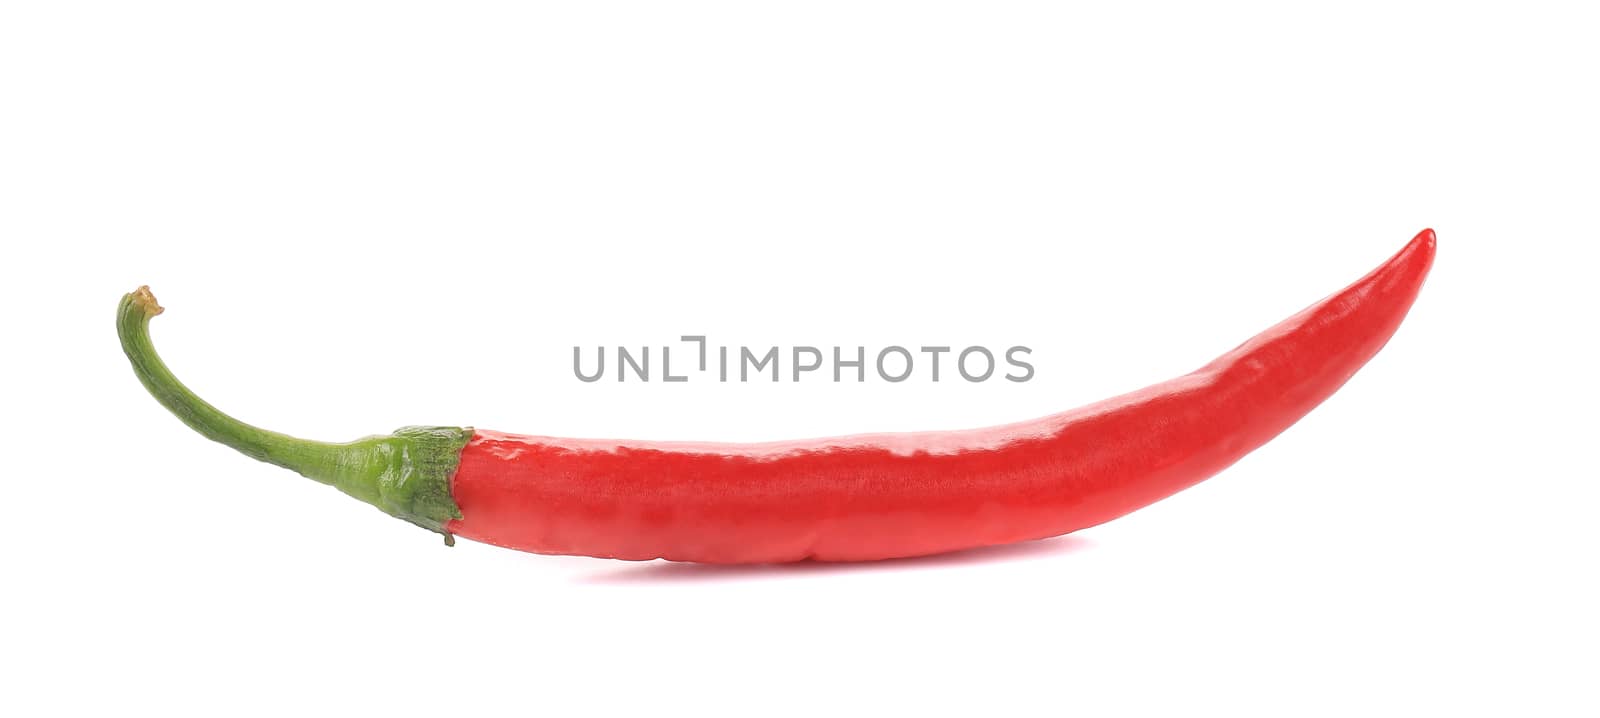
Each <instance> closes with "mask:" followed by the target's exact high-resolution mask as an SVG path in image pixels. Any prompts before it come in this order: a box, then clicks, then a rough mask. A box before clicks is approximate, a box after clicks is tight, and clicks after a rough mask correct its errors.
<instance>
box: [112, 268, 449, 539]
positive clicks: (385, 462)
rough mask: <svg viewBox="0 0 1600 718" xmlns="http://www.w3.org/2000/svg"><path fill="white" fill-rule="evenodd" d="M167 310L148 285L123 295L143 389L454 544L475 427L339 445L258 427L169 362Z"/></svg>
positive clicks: (202, 427) (412, 431)
mask: <svg viewBox="0 0 1600 718" xmlns="http://www.w3.org/2000/svg"><path fill="white" fill-rule="evenodd" d="M162 311H163V310H162V308H161V305H159V304H157V303H156V298H155V295H153V294H151V293H150V288H149V287H140V288H139V289H138V290H136V291H134V292H131V293H129V294H127V295H124V296H123V297H122V303H121V304H119V305H118V306H117V336H118V337H119V338H120V339H121V340H122V351H123V353H125V354H127V355H128V361H129V362H131V363H132V364H133V373H134V374H136V375H138V377H139V381H140V382H141V383H143V384H144V388H146V389H148V390H149V391H150V394H151V395H152V396H154V397H155V398H156V401H159V402H161V405H162V406H164V407H166V408H167V410H168V411H170V412H172V413H173V414H175V415H176V416H177V417H178V418H179V419H180V420H182V421H183V423H185V424H188V425H189V428H191V429H194V430H195V431H198V432H200V434H201V435H202V436H204V437H206V438H207V439H210V440H212V441H215V442H218V443H221V444H225V445H227V446H230V447H233V448H234V449H237V450H238V451H239V452H240V453H242V454H244V455H246V456H249V457H251V458H253V459H257V460H259V461H265V462H267V463H269V464H275V465H278V466H282V467H283V468H286V469H290V470H293V471H295V472H297V473H299V474H300V475H301V476H305V477H306V478H309V479H312V480H314V481H318V482H321V483H324V484H329V485H331V486H335V487H337V488H338V489H339V490H340V491H343V492H345V493H347V494H349V495H351V496H354V497H356V498H358V499H361V500H362V501H365V502H367V503H369V504H372V505H373V506H376V507H378V508H379V509H382V510H383V511H384V512H385V513H388V514H389V515H391V516H396V517H398V518H402V519H405V520H407V521H410V522H411V523H414V524H416V525H418V526H421V527H423V528H426V529H429V530H431V531H437V532H439V533H441V534H444V537H445V543H453V541H452V537H451V536H450V534H449V532H447V531H445V524H446V522H448V521H449V520H450V519H458V518H461V511H460V509H459V508H458V507H457V506H456V503H455V500H454V499H452V498H451V496H450V477H451V476H452V475H454V474H455V471H456V465H457V464H458V463H459V462H460V459H461V450H462V448H463V447H465V446H466V445H467V441H468V440H470V439H471V438H472V429H470V428H462V427H454V426H408V427H405V428H402V429H399V430H397V431H395V432H394V433H393V434H390V435H388V436H371V437H367V438H365V439H357V440H355V441H351V442H347V443H343V444H335V443H327V442H322V441H308V440H306V439H297V438H295V437H292V436H288V435H286V434H279V433H277V432H275V431H267V430H266V429H261V428H257V427H254V426H251V425H249V424H246V423H244V422H242V421H239V420H238V419H235V418H233V417H231V416H228V415H227V414H224V413H222V412H221V411H218V410H217V408H216V407H214V406H212V405H210V404H208V403H206V402H205V401H204V400H202V399H201V398H200V397H198V396H195V395H194V392H191V391H189V389H188V387H185V386H184V385H183V383H182V382H179V381H178V378H177V377H175V376H173V375H172V371H171V370H169V369H167V365H166V364H164V363H162V361H161V357H159V356H157V354H156V350H155V345H154V344H152V343H151V341H150V318H151V317H154V316H156V315H157V314H160V313H161V312H162Z"/></svg>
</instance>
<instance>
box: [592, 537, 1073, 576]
mask: <svg viewBox="0 0 1600 718" xmlns="http://www.w3.org/2000/svg"><path fill="white" fill-rule="evenodd" d="M1093 547H1094V542H1092V541H1090V540H1088V539H1085V538H1082V537H1080V536H1057V537H1054V538H1047V539H1040V540H1037V541H1027V542H1023V543H1015V544H1006V545H1004V546H984V547H981V548H970V549H966V550H963V551H954V552H951V553H941V554H935V555H933V556H915V557H911V558H891V559H884V560H882V561H850V562H833V561H800V562H798V563H765V564H752V565H743V564H741V565H720V564H708V563H675V562H672V561H663V560H660V559H657V560H655V561H647V562H643V563H639V564H633V565H629V566H628V567H627V568H623V569H621V570H617V571H607V572H605V573H597V574H590V575H587V576H584V577H583V578H582V579H580V581H582V582H583V583H597V584H631V583H704V582H712V581H739V580H764V579H774V578H798V577H803V576H816V575H826V574H841V573H881V572H890V571H921V570H927V569H940V568H954V567H958V566H970V565H976V564H1000V563H1012V562H1016V561H1031V560H1037V559H1045V558H1051V557H1056V556H1062V555H1066V554H1070V553H1076V552H1079V551H1085V550H1088V549H1091V548H1093Z"/></svg>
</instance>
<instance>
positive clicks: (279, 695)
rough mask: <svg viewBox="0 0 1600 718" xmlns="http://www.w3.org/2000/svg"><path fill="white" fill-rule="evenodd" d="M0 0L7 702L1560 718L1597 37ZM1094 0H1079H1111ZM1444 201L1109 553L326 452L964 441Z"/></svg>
mask: <svg viewBox="0 0 1600 718" xmlns="http://www.w3.org/2000/svg"><path fill="white" fill-rule="evenodd" d="M525 5H526V4H524V3H437V4H426V3H411V2H404V3H396V2H385V3H349V2H328V1H326V0H319V1H317V2H279V3H260V4H254V6H253V7H251V8H239V7H235V6H234V5H233V4H219V3H204V2H195V3H108V4H103V5H93V4H86V3H74V2H48V3H46V2H40V3H29V2H22V3H9V4H7V5H6V6H5V9H4V10H0V103H3V112H0V237H3V238H4V239H3V241H4V246H5V249H4V255H3V259H0V272H3V274H4V277H3V282H4V289H3V291H4V292H5V297H4V299H3V306H5V307H6V309H7V311H6V317H7V327H6V329H5V330H4V331H5V336H6V337H7V339H6V341H5V351H4V353H3V355H0V363H3V364H4V367H5V368H4V375H5V379H4V386H5V393H4V397H5V398H4V405H5V410H4V412H3V413H0V422H3V424H4V426H3V428H4V431H5V435H6V436H7V437H8V438H7V441H6V455H7V459H6V470H5V472H4V479H3V480H4V482H5V483H4V493H5V496H6V500H5V504H4V506H5V508H6V513H7V515H8V524H9V527H10V531H9V535H8V536H7V537H6V541H5V542H4V544H3V545H0V555H3V557H4V564H3V566H4V575H5V577H6V579H5V580H6V585H7V588H6V589H5V593H4V595H3V598H0V601H3V602H4V604H5V605H4V607H3V610H0V626H3V639H0V652H3V653H0V656H3V661H4V663H5V665H4V666H3V670H0V685H3V690H0V702H3V703H4V704H5V705H4V708H5V710H4V711H3V712H5V713H7V714H10V715H54V714H63V715H65V714H80V715H82V714H91V713H106V712H123V713H125V712H128V711H132V712H134V713H149V714H163V715H216V714H236V713H243V714H263V715H283V714H285V713H286V712H292V713H293V714H302V713H303V714H332V715H346V716H348V715H366V714H376V713H379V712H381V713H382V714H384V715H429V716H440V715H468V714H476V715H499V714H506V715H518V714H534V715H582V714H613V715H658V714H666V715H700V714H732V715H766V714H793V715H807V716H816V715H836V714H870V715H914V714H939V713H956V714H966V715H1033V714H1039V715H1045V714H1048V715H1061V714H1071V715H1229V716H1233V715H1367V714H1378V715H1445V714H1451V715H1457V714H1483V715H1541V716H1543V715H1594V714H1595V712H1596V711H1597V710H1600V700H1597V697H1596V691H1597V688H1596V685H1595V676H1596V673H1597V669H1600V665H1597V664H1600V661H1597V658H1596V648H1595V647H1596V645H1600V630H1597V619H1596V613H1597V612H1596V606H1597V605H1600V603H1597V602H1600V591H1597V590H1596V587H1595V585H1594V580H1595V566H1596V561H1595V552H1596V548H1597V547H1600V540H1597V539H1600V531H1597V529H1596V515H1595V506H1596V500H1597V498H1600V491H1597V488H1596V479H1597V476H1596V470H1595V468H1594V455H1595V452H1594V446H1595V441H1596V431H1595V430H1596V428H1597V427H1596V426H1595V421H1594V411H1593V408H1592V406H1593V403H1594V402H1595V400H1596V398H1597V397H1596V392H1595V375H1596V371H1595V367H1596V359H1597V357H1596V353H1595V351H1594V349H1593V348H1592V346H1591V342H1592V340H1593V334H1594V325H1595V324H1594V309H1595V300H1594V291H1593V289H1592V287H1593V283H1594V276H1595V265H1594V263H1593V261H1592V257H1593V252H1592V247H1593V246H1594V242H1595V241H1596V240H1597V239H1600V233H1597V231H1596V221H1595V202H1596V198H1597V197H1600V171H1597V169H1596V168H1597V167H1600V142H1597V139H1596V138H1597V133H1596V128H1597V127H1600V108H1597V104H1596V103H1597V100H1596V97H1597V93H1596V69H1597V68H1600V50H1597V48H1600V45H1597V44H1596V42H1595V37H1596V31H1597V29H1600V27H1597V24H1596V22H1595V21H1594V20H1593V19H1592V18H1591V17H1588V16H1587V15H1584V14H1582V13H1580V12H1577V11H1575V10H1574V9H1573V8H1561V7H1556V6H1541V5H1528V4H1518V5H1517V9H1515V10H1511V9H1504V10H1483V9H1472V8H1466V7H1461V6H1458V5H1456V4H1446V3H1441V4H1438V5H1434V6H1427V5H1410V4H1403V3H1373V4H1371V5H1369V6H1365V7H1359V6H1356V5H1350V4H1345V5H1341V6H1340V7H1339V9H1337V10H1334V9H1331V8H1330V9H1327V10H1318V11H1301V10H1289V9H1286V7H1284V6H1281V5H1280V4H1275V3H1263V4H1260V5H1241V4H1216V3H1201V4H1190V3H1174V4H1171V5H1161V4H1152V3H1139V4H1133V3H1117V4H1109V3H1108V4H1104V5H1105V6H1104V7H1099V8H1092V9H1084V8H1068V7H1063V6H1062V5H1063V4H1058V3H977V2H973V3H949V2H916V3H912V2H905V3H885V2H861V1H852V2H836V3H835V2H812V3H792V4H786V6H783V7H777V6H773V5H771V4H757V3H746V2H725V3H702V2H691V3H609V2H596V3H564V4H561V6H560V7H555V6H554V5H553V4H552V5H550V6H540V7H538V8H533V7H525ZM1113 5H1114V6H1115V7H1111V6H1113ZM1425 226H1432V227H1435V228H1437V229H1438V232H1439V257H1438V261H1437V264H1436V266H1435V268H1434V273H1433V276H1432V278H1431V279H1430V281H1429V285H1428V287H1427V288H1426V290H1425V291H1424V292H1423V294H1422V296H1421V298H1420V300H1419V301H1418V303H1417V305H1416V307H1415V309H1414V311H1413V312H1412V314H1411V317H1410V319H1409V320H1408V322H1407V324H1406V325H1405V326H1403V327H1402V328H1401V330H1400V332H1399V333H1398V335H1397V336H1396V337H1395V339H1394V340H1393V341H1392V342H1391V344H1390V345H1389V347H1388V348H1387V349H1386V350H1385V351H1384V352H1383V353H1382V354H1381V355H1379V356H1378V357H1377V358H1376V359H1375V360H1374V361H1373V362H1372V363H1371V364H1369V365H1368V366H1367V368H1366V369H1365V370H1364V371H1363V372H1362V373H1361V374H1359V375H1358V376H1357V377H1356V378H1355V379H1354V380H1353V381H1351V382H1350V384H1349V385H1347V386H1346V387H1345V389H1344V390H1343V391H1342V392H1341V393H1339V394H1338V395H1337V396H1335V397H1334V398H1333V399H1331V400H1330V401H1328V402H1327V403H1326V404H1325V405H1323V406H1322V407H1321V408H1319V409H1318V410H1317V411H1316V412H1314V413H1313V414H1312V415H1310V416H1309V417H1307V418H1306V419H1305V420H1304V421H1302V422H1301V423H1300V424H1298V425H1296V426H1295V427H1294V428H1293V429H1291V430H1290V431H1288V432H1287V433H1285V434H1284V435H1283V436H1281V437H1280V438H1279V439H1277V440H1276V441H1274V442H1273V443H1271V444H1270V445H1268V446H1266V447H1264V448H1263V449H1261V450H1260V451H1258V452H1256V453H1255V454H1253V455H1251V456H1249V457H1248V458H1246V459H1245V460H1244V461H1242V462H1240V463H1239V464H1238V465H1236V466H1235V467H1233V468H1232V469H1230V470H1228V471H1227V472H1225V473H1224V474H1222V475H1220V476H1218V477H1217V478H1215V479H1213V480H1211V481H1209V482H1207V483H1205V484H1202V485H1201V486H1199V487H1197V488H1195V489H1192V490H1190V491H1187V492H1185V493H1183V494H1180V495H1179V496H1177V497H1174V498H1172V499H1170V500H1167V501H1165V502H1163V503H1160V504H1158V505H1156V506H1153V507H1151V508H1149V509H1146V510H1144V511H1142V512H1139V513H1137V514H1134V515H1132V516H1129V517H1127V518H1125V519H1122V520H1119V521H1117V522H1114V523H1112V524H1110V525H1106V526H1103V527H1100V528H1096V529H1092V530H1089V531H1085V532H1082V533H1081V534H1078V535H1074V536H1070V537H1066V538H1060V539H1055V540H1050V541H1045V542H1039V543H1036V544H1030V545H1024V546H1019V547H1013V548H1001V549H991V550H981V551H974V552H970V553H966V554H958V555H954V556H949V557H940V558H933V559H927V560H914V561H898V562H892V563H887V564H880V565H845V566H831V565H800V566H794V567H756V568H735V569H728V568H708V567H698V566H693V565H669V564H663V563H659V562H657V563H652V564H630V563H623V562H613V561H605V560H594V559H583V558H554V557H542V556H535V555H524V554H519V553H515V552H510V551H505V550H501V549H495V548H492V547H488V546H483V545H476V544H471V543H466V542H464V543H463V545H460V546H458V547H456V548H455V549H446V548H444V547H443V546H441V545H440V543H439V541H438V540H437V537H435V536H433V535H431V534H428V533H426V532H423V531H419V530H417V529H415V528H413V527H410V526H408V525H406V524H404V523H402V522H399V521H395V520H393V519H389V518H387V517H385V516H383V515H381V514H380V513H378V512H376V511H374V510H373V509H371V508H369V507H366V506H363V505H361V504H359V503H357V502H353V501H350V500H349V499H346V498H344V497H342V496H340V495H339V494H338V493H337V492H334V491H332V490H330V489H328V488H326V487H322V486H318V485H315V484H313V483H311V482H309V481H305V480H303V479H300V478H298V477H296V476H294V475H293V474H292V473H289V472H286V471H283V470H280V469H276V468H273V467H270V466H267V465H264V464H257V463H254V462H251V461H249V460H247V459H245V458H243V457H241V456H238V455H236V454H234V453H233V452H231V451H229V450H227V449H225V448H223V447H221V446H218V445H215V444H211V443H208V442H206V441H204V440H202V439H200V438H199V437H198V436H196V435H194V434H192V433H191V432H190V431H189V430H187V429H186V428H184V427H183V426H182V425H181V424H179V422H178V421H176V420H175V419H173V418H172V417H171V416H169V415H168V414H167V413H166V412H164V411H162V410H161V409H160V407H158V406H157V405H156V404H155V403H154V402H153V401H152V400H151V399H150V398H149V397H148V396H146V394H145V393H144V391H143V390H142V389H141V388H140V387H139V385H138V383H137V382H136V381H135V380H134V378H133V376H132V375H131V373H130V372H129V371H128V368H127V364H126V362H125V360H124V359H123V357H122V355H121V353H120V352H119V350H118V348H117V344H116V340H115V337H114V335H113V331H112V310H113V308H114V306H115V304H116V302H117V299H118V298H119V297H120V296H121V294H122V293H123V292H126V291H128V290H131V289H133V288H134V287H136V286H138V285H140V284H143V283H149V284H150V285H151V286H152V287H153V288H154V289H155V291H156V294H157V295H158V296H159V297H160V298H161V300H162V302H163V303H164V304H165V305H166V306H167V307H168V311H167V313H166V314H165V315H164V316H162V317H160V318H159V319H158V320H156V323H155V325H154V332H155V336H156V341H157V344H158V346H160V347H161V350H162V352H163V354H164V356H165V357H166V358H167V360H168V362H169V363H170V364H171V365H172V366H173V368H174V370H175V371H176V372H177V373H178V375H179V376H181V377H183V378H184V379H185V381H187V382H188V383H189V385H190V386H191V387H193V388H194V389H195V390H196V391H197V392H199V393H200V394H201V395H202V396H205V397H207V398H208V399H210V400H211V401H213V402H214V403H216V404H217V405H218V406H220V407H222V408H224V409H225V410H227V411H231V412H233V413H235V414H236V415H238V416H240V417H241V418H244V419H246V420H248V421H252V422H255V423H258V424H260V425H263V426H267V427H271V428H275V429H279V430H282V431H287V432H290V433H293V434H297V435H301V436H307V437H313V438H326V439H347V438H354V437H356V436H361V435H364V434H369V433H379V432H385V431H388V430H390V429H392V428H394V427H396V426H399V425H402V424H410V423H440V424H470V425H476V426H480V427H487V428H496V429H503V430H509V431H521V432H528V433H546V434H561V435H576V436H601V437H633V438H653V439H706V440H760V439H780V438H796V437H804V436H816V435H829V434H840V433H852V432H859V431H890V430H915V429H939V428H962V427H968V426H976V425H983V424H990V423H998V422H1004V421H1011V420H1017V419H1023V418H1029V417H1033V416H1037V415H1041V414H1046V413H1051V412H1054V411H1058V410H1061V409H1064V408H1068V407H1071V406H1074V405H1077V404H1081V403H1085V402H1088V401H1091V400H1094V399H1098V398H1101V397H1104V396H1109V395H1111V394H1115V393H1119V392H1122V391H1125V390H1128V389H1133V388H1136V387H1139V386H1142V385H1144V384H1148V383H1152V382H1154V381H1158V380H1162V379H1165V378H1168V377H1170V376H1174V375H1177V374H1181V373H1183V372H1186V371H1188V370H1190V369H1193V368H1195V367H1197V366H1199V365H1200V364H1203V363H1204V362H1206V361H1208V360H1209V359H1211V358H1212V357H1213V356H1214V355H1216V354H1218V353H1220V352H1222V351H1224V350H1226V349H1229V348H1231V347H1232V346H1234V345H1235V344H1236V343H1238V342H1239V341H1241V340H1243V339H1244V338H1246V337H1248V336H1249V335H1251V334H1253V333H1254V332H1256V331H1258V330H1260V329H1262V328H1265V327H1266V326H1268V325H1270V324H1272V323H1273V322H1276V321H1277V320H1279V319H1281V318H1283V317H1285V316H1288V315H1289V314H1291V313H1292V312H1294V311H1296V310H1298V309H1299V308H1301V307H1302V306H1304V305H1305V304H1307V303H1310V302H1312V301H1314V300H1316V299H1318V298H1320V297H1322V296H1323V295H1325V294H1327V293H1329V292H1331V291H1333V290H1335V289H1337V288H1339V287H1341V286H1343V285H1344V284H1346V283H1347V282H1349V281H1351V280H1353V279H1355V278H1356V277H1358V276H1360V275H1361V274H1363V273H1364V272H1366V271H1367V270H1368V269H1370V268H1371V267H1372V266H1375V265H1376V264H1377V263H1378V262H1379V261H1381V260H1382V259H1383V258H1385V257H1387V256H1388V255H1389V254H1390V253H1392V252H1393V251H1395V250H1396V249H1398V248H1399V247H1400V246H1401V245H1402V244H1403V243H1404V242H1405V241H1406V240H1408V239H1410V238H1411V236H1412V235H1413V234H1414V233H1415V232H1417V231H1418V230H1420V229H1422V228H1423V227H1425ZM690 333H701V334H706V335H709V336H710V337H711V341H712V342H713V343H714V344H715V343H727V344H734V345H737V344H750V345H756V346H764V345H771V344H779V345H784V346H792V345H795V344H814V345H820V346H831V345H835V344H839V345H844V346H854V345H858V344H865V345H867V346H869V347H881V346H884V345H888V344H906V345H919V344H954V345H958V346H961V345H966V344H984V345H989V346H996V347H1004V346H1009V345H1011V344H1026V345H1029V346H1031V347H1033V349H1034V353H1033V357H1032V358H1033V360H1034V364H1035V366H1036V367H1037V369H1038V373H1037V376H1036V378H1035V379H1034V380H1033V381H1031V382H1028V383H1026V384H1013V383H1010V382H1003V381H991V382H988V383H983V384H968V383H965V382H960V381H943V382H940V383H938V384H933V383H930V382H927V381H925V380H913V381H909V382H906V383H903V384H897V385H890V384H885V383H883V382H881V381H872V382H868V383H867V384H862V385H857V384H843V385H833V384H829V383H822V382H817V381H809V382H802V383H800V384H794V383H787V382H786V383H782V384H749V385H736V384H735V385H717V384H714V383H707V382H706V381H703V380H697V381H693V382H690V383H687V384H671V385H663V384H660V383H651V384H648V385H641V384H633V383H630V384H624V385H617V384H615V383H604V384H598V385H590V384H582V383H580V382H578V381H577V380H575V379H574V378H573V376H572V374H571V370H570V365H569V362H570V359H571V347H572V346H573V345H574V344H583V345H585V346H592V345H594V344H597V343H604V344H607V345H611V346H614V345H616V344H618V343H625V344H629V345H640V344H646V343H649V344H656V345H659V344H660V343H662V342H666V341H671V340H673V339H674V338H675V337H677V336H678V335H680V334H690Z"/></svg>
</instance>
